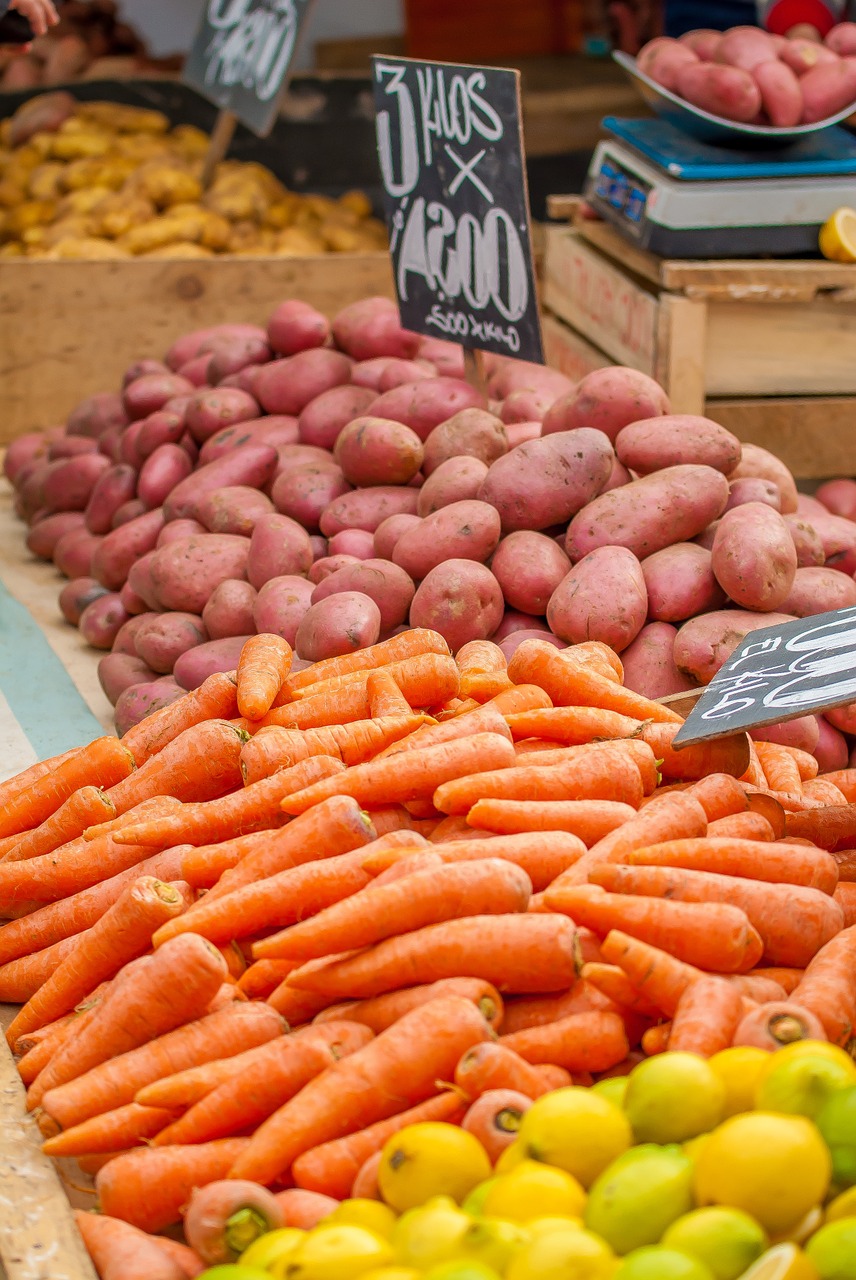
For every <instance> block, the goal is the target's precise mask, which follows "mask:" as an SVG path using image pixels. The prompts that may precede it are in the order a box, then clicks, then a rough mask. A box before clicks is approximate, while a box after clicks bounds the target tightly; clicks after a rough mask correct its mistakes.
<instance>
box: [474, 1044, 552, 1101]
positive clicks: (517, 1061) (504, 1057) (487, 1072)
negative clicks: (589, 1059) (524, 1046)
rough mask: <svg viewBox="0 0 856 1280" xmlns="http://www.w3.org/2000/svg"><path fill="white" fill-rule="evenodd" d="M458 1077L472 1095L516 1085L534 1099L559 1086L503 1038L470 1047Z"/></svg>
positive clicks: (516, 1087)
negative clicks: (503, 1040)
mask: <svg viewBox="0 0 856 1280" xmlns="http://www.w3.org/2000/svg"><path fill="white" fill-rule="evenodd" d="M454 1080H455V1084H456V1085H457V1086H458V1088H459V1089H460V1090H461V1091H462V1092H463V1093H464V1094H465V1096H466V1097H467V1098H471V1099H472V1098H479V1097H481V1095H482V1094H484V1093H488V1092H492V1091H493V1090H494V1089H514V1090H516V1091H517V1092H518V1093H522V1094H524V1096H525V1097H527V1098H532V1099H533V1101H534V1099H535V1098H540V1097H541V1096H542V1095H543V1094H545V1093H549V1092H550V1090H551V1089H553V1088H555V1087H556V1086H555V1085H554V1084H553V1083H551V1082H550V1081H549V1080H548V1079H546V1078H545V1077H544V1075H543V1074H542V1073H541V1071H540V1070H539V1069H538V1067H537V1066H532V1065H530V1063H529V1062H527V1061H526V1059H525V1058H521V1056H520V1054H519V1053H515V1052H514V1050H513V1049H511V1048H510V1046H508V1045H506V1044H504V1043H503V1042H502V1041H499V1042H496V1041H494V1042H492V1043H488V1044H477V1045H474V1046H473V1048H471V1049H468V1050H467V1052H466V1053H465V1054H463V1056H462V1057H461V1059H460V1061H459V1062H458V1064H457V1066H456V1067H455V1076H454Z"/></svg>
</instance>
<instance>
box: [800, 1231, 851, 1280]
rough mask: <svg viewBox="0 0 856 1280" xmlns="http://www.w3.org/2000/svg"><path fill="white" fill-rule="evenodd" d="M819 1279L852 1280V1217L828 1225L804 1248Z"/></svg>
mask: <svg viewBox="0 0 856 1280" xmlns="http://www.w3.org/2000/svg"><path fill="white" fill-rule="evenodd" d="M805 1254H806V1257H807V1258H808V1259H809V1261H810V1262H813V1263H814V1265H815V1267H816V1269H817V1274H818V1275H819V1276H820V1280H856V1218H842V1219H841V1220H840V1222H829V1223H827V1225H826V1226H825V1227H821V1228H820V1230H819V1231H817V1232H815V1234H814V1235H813V1236H812V1238H811V1239H810V1240H809V1242H808V1244H807V1245H806V1246H805Z"/></svg>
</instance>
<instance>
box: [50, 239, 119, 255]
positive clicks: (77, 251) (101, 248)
mask: <svg viewBox="0 0 856 1280" xmlns="http://www.w3.org/2000/svg"><path fill="white" fill-rule="evenodd" d="M128 256H129V255H128V253H126V252H125V251H124V250H123V249H122V248H121V247H120V246H119V245H117V244H114V243H113V242H112V241H111V240H95V239H92V238H87V237H85V236H80V237H75V236H69V237H67V238H66V239H64V240H60V241H59V243H58V244H55V245H54V247H53V248H52V249H51V250H49V252H47V253H46V254H44V257H46V258H53V259H59V258H68V259H86V258H101V259H104V258H127V257H128Z"/></svg>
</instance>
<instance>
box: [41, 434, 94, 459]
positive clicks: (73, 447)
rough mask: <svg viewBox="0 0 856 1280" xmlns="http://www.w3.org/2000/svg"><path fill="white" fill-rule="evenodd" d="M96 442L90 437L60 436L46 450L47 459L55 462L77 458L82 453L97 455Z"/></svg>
mask: <svg viewBox="0 0 856 1280" xmlns="http://www.w3.org/2000/svg"><path fill="white" fill-rule="evenodd" d="M97 452H98V441H97V440H93V439H92V438H91V437H90V436H60V438H59V439H58V440H53V441H52V442H51V444H50V446H49V448H48V459H49V460H50V461H51V462H56V461H57V460H58V459H60V458H78V457H80V455H81V454H82V453H97Z"/></svg>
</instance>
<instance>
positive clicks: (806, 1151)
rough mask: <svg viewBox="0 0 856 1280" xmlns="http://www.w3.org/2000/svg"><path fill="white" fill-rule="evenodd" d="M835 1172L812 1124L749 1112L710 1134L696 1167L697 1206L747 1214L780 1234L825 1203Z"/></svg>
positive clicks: (766, 1113)
mask: <svg viewBox="0 0 856 1280" xmlns="http://www.w3.org/2000/svg"><path fill="white" fill-rule="evenodd" d="M831 1170H832V1163H831V1160H830V1156H829V1151H828V1150H827V1148H826V1146H825V1144H824V1142H823V1140H822V1138H821V1136H820V1134H819V1133H818V1131H817V1129H816V1128H815V1126H814V1125H813V1124H812V1123H811V1121H810V1120H806V1119H805V1118H804V1117H803V1116H784V1115H775V1114H773V1113H770V1112H765V1111H750V1112H747V1113H746V1115H742V1116H732V1117H731V1118H730V1119H729V1120H726V1121H725V1122H724V1124H721V1125H720V1126H719V1128H718V1129H715V1130H714V1132H713V1133H711V1134H710V1135H709V1137H708V1140H707V1142H706V1143H705V1144H704V1147H703V1148H702V1150H701V1152H700V1154H699V1156H698V1159H697V1160H696V1162H695V1178H694V1185H695V1194H696V1199H697V1201H698V1203H699V1205H707V1204H722V1205H731V1206H732V1207H733V1208H735V1209H743V1210H744V1211H745V1212H746V1213H748V1214H749V1215H750V1216H751V1217H753V1218H755V1219H756V1220H757V1221H758V1222H760V1224H761V1226H762V1227H764V1229H765V1230H766V1231H769V1232H770V1233H771V1234H773V1235H776V1234H779V1233H781V1232H783V1231H788V1230H789V1229H790V1228H792V1227H794V1226H795V1225H796V1224H797V1223H798V1222H799V1221H800V1219H801V1218H802V1217H804V1215H805V1214H806V1213H808V1211H809V1209H811V1208H813V1207H814V1206H815V1205H816V1204H819V1203H820V1202H821V1201H822V1200H823V1198H824V1196H825V1195H826V1191H827V1188H828V1187H829V1180H830V1175H831Z"/></svg>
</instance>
